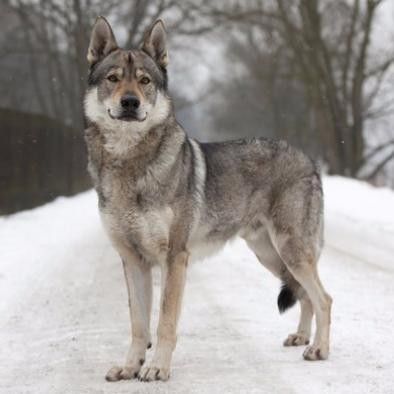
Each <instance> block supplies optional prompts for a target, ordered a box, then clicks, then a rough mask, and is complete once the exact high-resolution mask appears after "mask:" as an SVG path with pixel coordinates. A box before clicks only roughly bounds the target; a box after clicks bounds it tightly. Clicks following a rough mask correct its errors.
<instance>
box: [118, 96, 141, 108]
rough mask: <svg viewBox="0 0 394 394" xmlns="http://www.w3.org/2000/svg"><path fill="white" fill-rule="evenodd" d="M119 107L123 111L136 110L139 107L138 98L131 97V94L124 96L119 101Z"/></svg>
mask: <svg viewBox="0 0 394 394" xmlns="http://www.w3.org/2000/svg"><path fill="white" fill-rule="evenodd" d="M120 105H121V106H122V107H123V108H124V109H137V108H138V107H139V106H140V100H139V99H138V97H136V96H133V95H132V94H125V95H124V96H123V97H122V98H121V99H120Z"/></svg>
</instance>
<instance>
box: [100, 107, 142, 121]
mask: <svg viewBox="0 0 394 394" xmlns="http://www.w3.org/2000/svg"><path fill="white" fill-rule="evenodd" d="M107 112H108V116H109V117H110V118H111V119H113V120H122V121H124V122H133V121H134V122H143V121H144V120H145V119H146V117H147V113H145V116H144V117H143V118H141V117H139V116H138V115H137V114H136V113H130V112H128V113H122V114H121V115H119V116H113V115H112V114H111V110H110V109H107Z"/></svg>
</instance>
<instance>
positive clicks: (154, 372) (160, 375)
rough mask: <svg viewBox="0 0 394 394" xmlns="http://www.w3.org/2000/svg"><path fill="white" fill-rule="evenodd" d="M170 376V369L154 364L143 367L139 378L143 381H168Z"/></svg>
mask: <svg viewBox="0 0 394 394" xmlns="http://www.w3.org/2000/svg"><path fill="white" fill-rule="evenodd" d="M169 378H170V369H169V368H164V367H160V366H156V365H154V364H152V365H150V366H146V367H143V368H142V369H141V371H140V373H139V374H138V379H139V380H141V381H142V382H151V381H153V380H162V381H166V380H168V379H169Z"/></svg>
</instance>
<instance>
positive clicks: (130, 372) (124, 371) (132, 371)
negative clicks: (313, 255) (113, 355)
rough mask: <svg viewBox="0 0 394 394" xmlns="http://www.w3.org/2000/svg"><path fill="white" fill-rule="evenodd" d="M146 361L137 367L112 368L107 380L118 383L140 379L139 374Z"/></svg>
mask: <svg viewBox="0 0 394 394" xmlns="http://www.w3.org/2000/svg"><path fill="white" fill-rule="evenodd" d="M143 363H144V360H142V359H141V360H140V362H139V363H138V364H136V365H126V366H124V367H117V366H115V367H112V368H111V369H110V370H109V371H108V372H107V374H106V375H105V380H107V381H108V382H117V381H118V380H129V379H134V378H136V377H138V372H139V371H140V369H141V366H142V364H143Z"/></svg>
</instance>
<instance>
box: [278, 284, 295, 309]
mask: <svg viewBox="0 0 394 394" xmlns="http://www.w3.org/2000/svg"><path fill="white" fill-rule="evenodd" d="M296 302H297V297H296V295H295V291H294V290H293V289H292V288H291V287H290V286H289V285H288V284H287V283H283V284H282V287H281V289H280V293H279V295H278V308H279V312H280V313H283V312H285V311H286V310H287V309H289V308H291V307H292V306H294V304H295V303H296Z"/></svg>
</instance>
